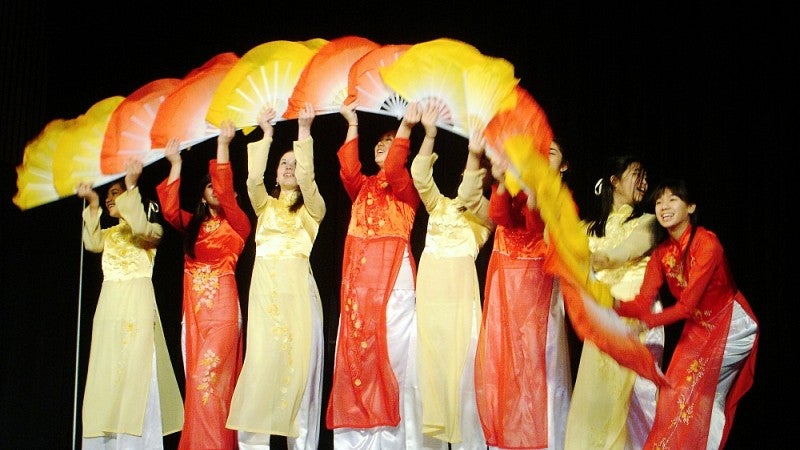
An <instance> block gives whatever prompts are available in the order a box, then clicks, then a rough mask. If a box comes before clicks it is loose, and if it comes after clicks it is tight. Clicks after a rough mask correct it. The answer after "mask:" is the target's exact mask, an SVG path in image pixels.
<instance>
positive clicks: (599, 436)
mask: <svg viewBox="0 0 800 450" xmlns="http://www.w3.org/2000/svg"><path fill="white" fill-rule="evenodd" d="M631 211H632V207H631V206H630V205H623V206H622V207H621V208H619V209H618V210H616V211H613V212H612V213H611V214H610V215H609V216H608V221H607V222H606V229H605V231H606V234H605V236H604V237H597V236H589V250H590V251H591V252H592V253H598V252H603V253H605V254H606V255H608V256H609V258H610V260H611V261H612V262H614V263H616V266H615V267H612V268H609V269H604V270H600V271H597V272H595V273H594V276H595V277H596V278H597V279H598V280H599V281H602V282H603V283H605V284H607V285H608V286H609V288H610V291H611V294H612V296H614V298H620V299H630V298H633V297H634V296H635V295H636V293H637V292H639V287H640V286H641V284H642V280H643V279H644V271H645V267H646V266H647V261H648V260H649V259H650V258H649V256H643V255H644V254H646V253H647V252H648V251H649V250H650V249H651V248H652V242H651V240H650V231H649V227H650V226H651V224H652V222H653V221H654V220H655V216H654V215H653V214H643V215H642V216H640V217H638V218H635V219H631V220H629V221H625V219H626V218H627V217H628V216H630V214H631ZM662 336H663V335H662ZM661 345H662V346H663V340H662V342H661ZM636 378H637V377H636V373H635V372H633V371H632V370H630V369H626V368H624V367H622V366H620V365H619V364H618V363H617V362H616V361H615V360H614V359H613V358H612V357H610V356H609V355H607V354H605V353H603V352H601V351H600V350H598V349H597V347H596V346H595V345H594V344H592V342H590V341H588V340H586V341H584V342H583V351H582V352H581V359H580V363H579V365H578V374H577V377H576V378H575V386H574V389H573V392H572V402H571V404H570V410H569V414H568V417H567V430H566V440H565V448H566V449H574V450H586V449H619V450H622V449H625V448H626V442H628V441H629V436H628V430H627V421H628V412H629V411H628V410H629V407H628V406H629V400H630V398H631V392H632V391H633V386H634V382H635V381H636ZM653 392H655V391H653ZM654 400H655V397H653V401H654ZM652 406H653V410H654V409H655V408H654V406H655V405H654V404H653V405H652Z"/></svg>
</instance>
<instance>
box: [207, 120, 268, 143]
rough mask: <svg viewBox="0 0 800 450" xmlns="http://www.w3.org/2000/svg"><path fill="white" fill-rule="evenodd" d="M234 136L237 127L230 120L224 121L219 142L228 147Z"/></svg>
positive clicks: (218, 138) (221, 125) (220, 128)
mask: <svg viewBox="0 0 800 450" xmlns="http://www.w3.org/2000/svg"><path fill="white" fill-rule="evenodd" d="M259 124H260V122H259ZM234 136H236V125H235V124H234V123H233V121H232V120H230V119H225V120H223V121H222V123H221V124H220V127H219V136H218V137H217V142H218V143H220V144H224V145H228V144H230V143H231V141H232V140H233V138H234Z"/></svg>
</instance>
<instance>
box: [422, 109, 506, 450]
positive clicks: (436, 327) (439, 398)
mask: <svg viewBox="0 0 800 450" xmlns="http://www.w3.org/2000/svg"><path fill="white" fill-rule="evenodd" d="M441 110H442V107H441V105H439V104H438V103H437V102H434V101H430V102H429V103H428V104H427V105H426V106H425V107H424V110H423V113H422V118H421V123H422V125H423V126H424V127H425V138H424V139H423V141H422V145H421V146H420V150H419V153H418V154H417V156H416V157H415V158H414V160H413V162H412V163H411V177H412V178H413V180H414V186H415V187H416V188H417V191H418V192H419V196H420V199H421V200H422V203H423V204H424V205H425V209H426V210H427V211H428V215H429V217H428V228H427V233H426V236H425V248H424V250H423V251H422V255H421V257H420V262H419V271H418V272H417V330H418V340H419V353H418V355H419V358H418V361H419V367H418V374H419V388H420V398H421V402H422V432H423V434H424V435H425V437H426V444H428V445H430V443H431V439H428V438H435V439H437V440H438V447H439V448H442V449H446V448H448V443H450V444H451V446H452V448H459V449H476V450H477V449H485V448H486V439H485V437H484V435H483V429H482V427H481V424H480V419H479V416H478V406H477V403H476V398H475V378H474V371H475V352H476V349H477V343H478V332H479V329H480V324H481V290H480V285H479V281H478V272H477V268H476V266H475V259H476V258H477V256H478V252H479V251H480V249H481V247H482V246H483V244H485V243H486V241H487V240H488V239H489V236H490V235H491V233H492V231H493V229H494V224H493V223H492V222H491V220H489V199H487V198H486V197H485V196H484V195H483V193H484V188H485V187H486V183H487V182H488V181H491V178H490V177H489V176H487V170H486V167H484V166H483V165H482V161H484V160H485V158H484V147H483V142H482V140H481V136H480V134H479V133H474V134H473V136H471V137H470V140H469V153H468V156H467V162H466V167H465V169H464V174H463V178H462V181H461V184H460V185H459V187H458V195H457V196H456V197H455V198H450V197H447V196H445V195H443V194H442V193H441V192H440V191H439V188H438V187H437V185H436V183H435V182H434V180H433V164H434V163H435V162H436V159H437V158H438V155H437V154H435V153H433V144H434V138H435V137H436V133H437V128H436V122H437V120H438V119H439V114H440V112H441ZM431 447H432V448H436V447H435V446H432V445H431ZM426 448H427V447H426Z"/></svg>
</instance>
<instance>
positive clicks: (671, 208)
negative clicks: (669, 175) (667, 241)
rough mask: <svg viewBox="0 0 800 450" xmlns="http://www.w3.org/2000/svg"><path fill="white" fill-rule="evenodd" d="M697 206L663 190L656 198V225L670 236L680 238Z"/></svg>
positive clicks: (668, 190)
mask: <svg viewBox="0 0 800 450" xmlns="http://www.w3.org/2000/svg"><path fill="white" fill-rule="evenodd" d="M696 208H697V205H695V204H694V203H686V201H685V200H684V199H682V198H681V197H679V196H678V195H677V194H675V193H674V192H672V189H670V188H665V189H664V192H662V193H661V195H659V196H658V198H656V201H655V213H656V219H657V220H658V223H659V224H661V226H662V227H664V228H666V229H667V230H668V231H669V234H670V236H672V237H673V238H675V239H678V238H680V236H681V234H683V232H684V230H686V227H687V226H689V223H690V222H691V215H692V214H694V210H695V209H696Z"/></svg>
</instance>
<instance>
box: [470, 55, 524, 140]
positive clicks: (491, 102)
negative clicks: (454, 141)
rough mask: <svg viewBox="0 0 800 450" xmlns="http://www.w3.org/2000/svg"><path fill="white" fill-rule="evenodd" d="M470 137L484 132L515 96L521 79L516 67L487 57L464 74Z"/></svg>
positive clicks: (504, 61)
mask: <svg viewBox="0 0 800 450" xmlns="http://www.w3.org/2000/svg"><path fill="white" fill-rule="evenodd" d="M464 79H465V84H464V89H465V95H464V97H465V99H466V108H467V109H466V115H467V129H466V131H467V136H470V135H472V132H473V131H481V132H482V131H484V129H485V128H486V125H487V124H488V123H489V121H490V120H491V119H492V117H494V115H495V114H496V113H497V111H498V110H499V109H500V106H501V105H502V103H503V102H504V101H505V100H506V99H507V98H508V97H509V96H512V95H513V94H514V88H515V87H517V84H518V83H519V79H517V78H515V77H514V66H512V65H511V63H509V62H508V61H506V60H505V59H502V58H492V57H489V56H484V58H483V61H481V63H479V64H474V65H471V66H469V67H467V68H466V70H465V78H464Z"/></svg>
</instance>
